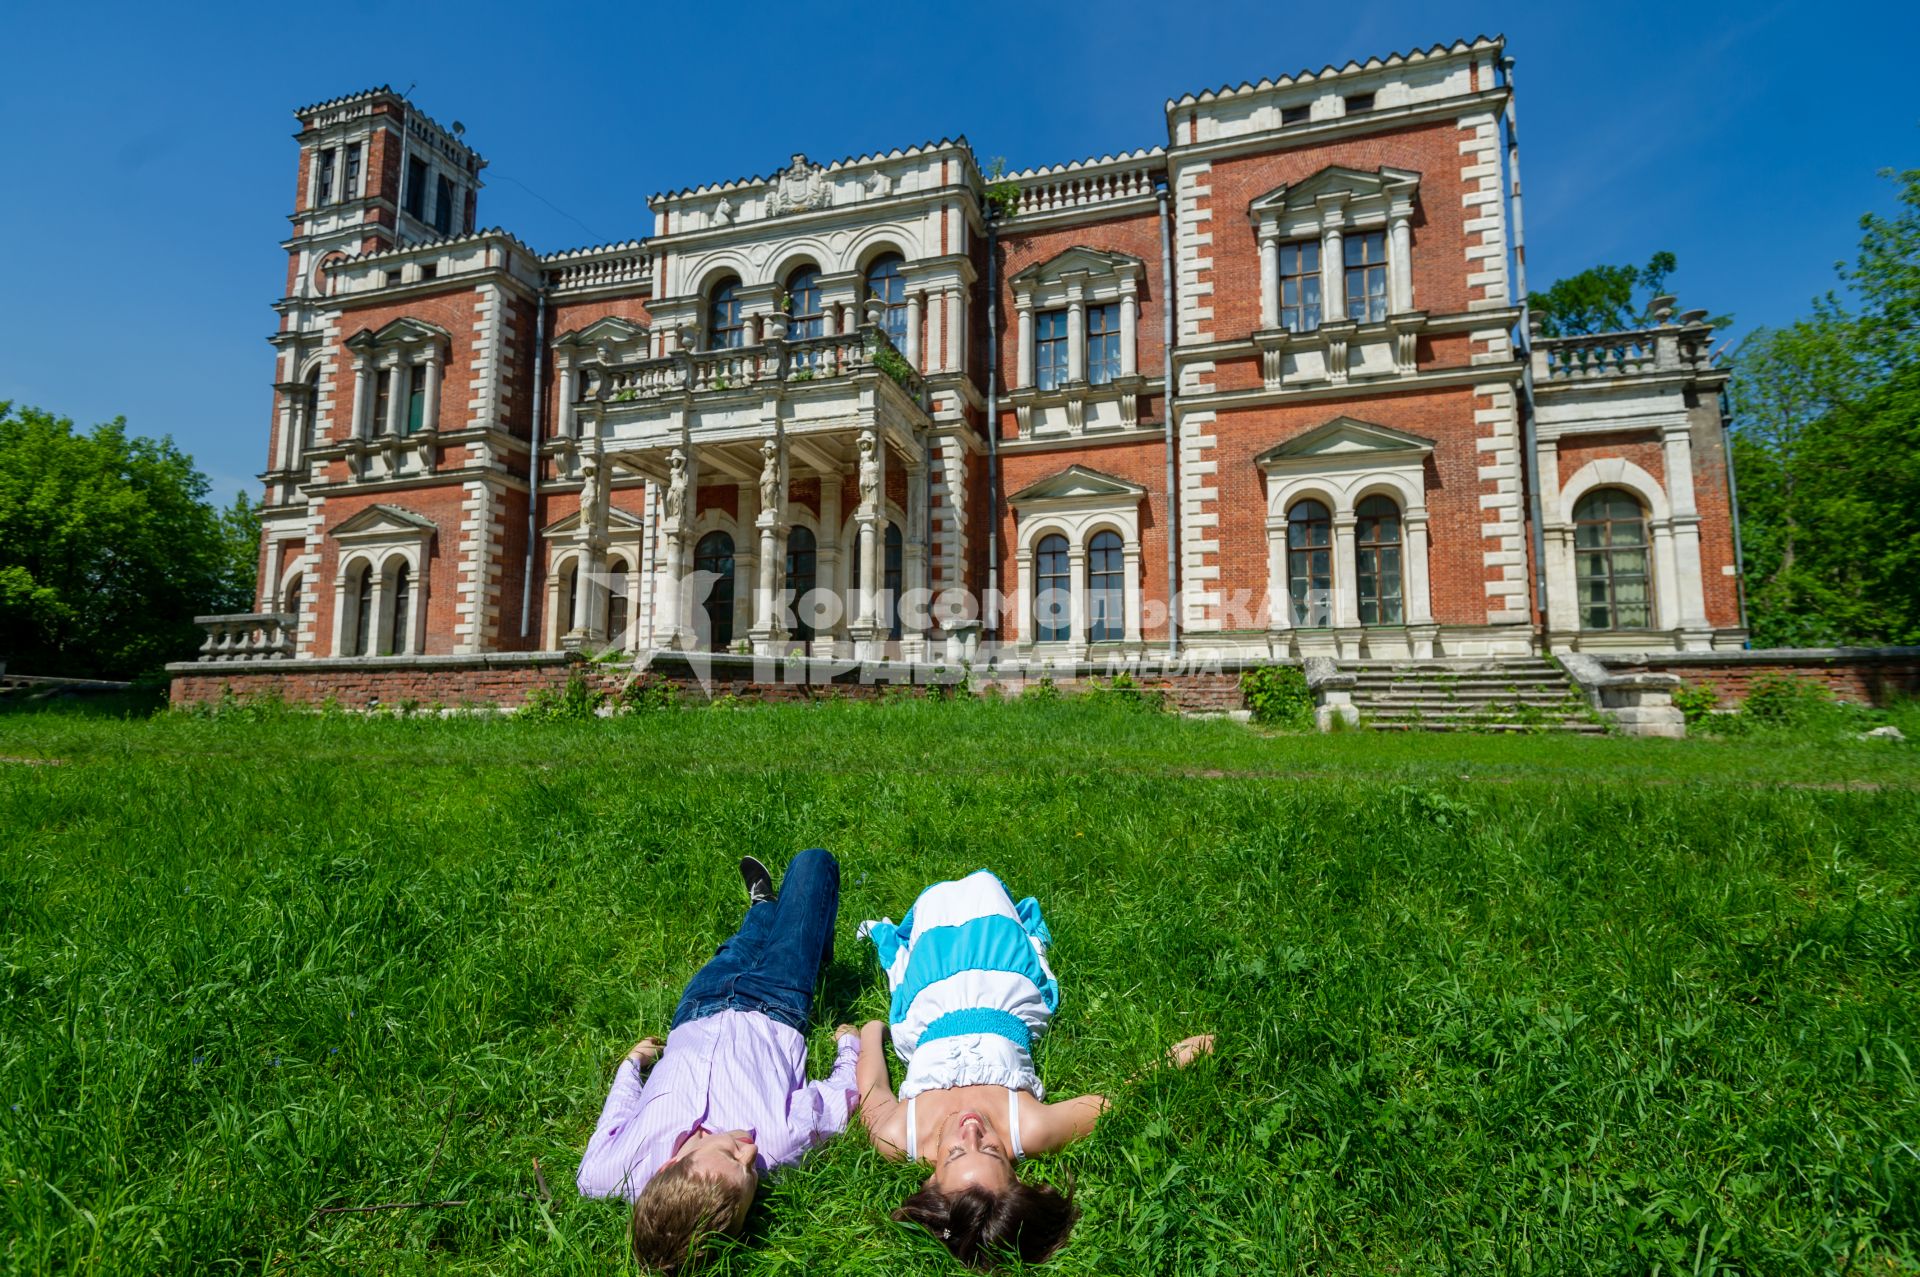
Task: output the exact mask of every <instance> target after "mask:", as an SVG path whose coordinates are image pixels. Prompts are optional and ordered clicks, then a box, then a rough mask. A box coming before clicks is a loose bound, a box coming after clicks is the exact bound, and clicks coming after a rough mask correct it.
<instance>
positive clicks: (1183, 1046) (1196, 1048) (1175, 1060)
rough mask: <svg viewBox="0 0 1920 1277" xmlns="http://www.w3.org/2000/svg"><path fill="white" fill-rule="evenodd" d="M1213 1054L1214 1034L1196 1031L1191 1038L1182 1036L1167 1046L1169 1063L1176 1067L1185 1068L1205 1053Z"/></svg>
mask: <svg viewBox="0 0 1920 1277" xmlns="http://www.w3.org/2000/svg"><path fill="white" fill-rule="evenodd" d="M1212 1054H1213V1034H1211V1033H1196V1034H1194V1035H1193V1036H1192V1037H1190V1038H1182V1039H1180V1040H1179V1041H1178V1042H1175V1043H1174V1044H1173V1045H1172V1046H1170V1047H1168V1048H1167V1063H1168V1064H1171V1065H1173V1067H1174V1068H1176V1069H1184V1068H1186V1067H1187V1065H1189V1064H1192V1063H1193V1062H1194V1061H1195V1060H1197V1059H1199V1058H1200V1057H1201V1056H1203V1055H1212Z"/></svg>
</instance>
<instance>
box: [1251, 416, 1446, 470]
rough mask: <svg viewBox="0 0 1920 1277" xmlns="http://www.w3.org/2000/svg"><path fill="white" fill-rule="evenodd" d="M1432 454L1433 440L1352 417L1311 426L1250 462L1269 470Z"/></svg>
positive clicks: (1337, 418)
mask: <svg viewBox="0 0 1920 1277" xmlns="http://www.w3.org/2000/svg"><path fill="white" fill-rule="evenodd" d="M1432 451H1433V440H1431V439H1427V438H1423V437H1422V436H1420V435H1415V434H1408V433H1407V432H1406V431H1404V430H1394V429H1392V428H1391V427H1388V426H1376V425H1374V424H1373V423H1372V422H1370V421H1359V420H1356V419H1355V418H1353V417H1335V418H1334V419H1333V420H1332V421H1329V422H1327V423H1326V424H1325V425H1324V426H1315V427H1314V428H1313V429H1312V430H1309V431H1307V432H1306V433H1305V434H1302V435H1295V436H1294V437H1293V438H1291V439H1289V440H1287V441H1286V442H1285V443H1282V444H1279V445H1278V446H1276V447H1272V448H1269V449H1267V450H1266V451H1265V452H1263V453H1261V454H1260V455H1259V456H1257V457H1255V458H1254V459H1253V460H1254V464H1255V465H1257V466H1261V467H1264V468H1267V469H1272V468H1273V467H1275V466H1285V465H1288V464H1290V463H1291V464H1294V465H1299V464H1302V463H1312V462H1316V461H1326V460H1333V459H1339V460H1347V459H1349V458H1352V457H1355V456H1378V457H1381V458H1386V457H1390V456H1395V455H1397V456H1402V457H1405V456H1412V455H1419V456H1424V455H1426V454H1427V453H1430V452H1432Z"/></svg>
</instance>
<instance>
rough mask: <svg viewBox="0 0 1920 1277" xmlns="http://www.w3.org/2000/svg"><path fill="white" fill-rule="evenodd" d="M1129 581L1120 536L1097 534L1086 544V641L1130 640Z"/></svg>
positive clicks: (1116, 533) (1107, 532)
mask: <svg viewBox="0 0 1920 1277" xmlns="http://www.w3.org/2000/svg"><path fill="white" fill-rule="evenodd" d="M1126 609H1127V578H1126V567H1125V557H1124V551H1123V549H1122V547H1121V543H1120V534H1119V533H1118V532H1114V531H1111V530H1109V531H1106V532H1096V533H1094V534H1093V540H1091V541H1089V542H1087V638H1088V640H1089V641H1091V642H1094V643H1103V642H1112V641H1115V640H1118V639H1123V638H1125V637H1126V636H1127V612H1126Z"/></svg>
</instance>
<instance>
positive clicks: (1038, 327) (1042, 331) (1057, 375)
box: [1033, 310, 1068, 390]
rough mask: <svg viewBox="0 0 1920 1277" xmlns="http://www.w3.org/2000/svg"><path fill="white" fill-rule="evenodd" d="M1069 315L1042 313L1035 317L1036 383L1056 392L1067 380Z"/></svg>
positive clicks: (1034, 367)
mask: <svg viewBox="0 0 1920 1277" xmlns="http://www.w3.org/2000/svg"><path fill="white" fill-rule="evenodd" d="M1067 345H1068V342H1067V312H1066V311H1064V310H1048V311H1042V312H1041V313H1040V314H1039V315H1037V316H1035V317H1034V329H1033V384H1034V387H1035V388H1036V389H1039V390H1055V389H1058V388H1059V387H1061V386H1063V385H1065V384H1066V381H1067Z"/></svg>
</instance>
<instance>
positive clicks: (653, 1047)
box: [627, 1037, 667, 1073]
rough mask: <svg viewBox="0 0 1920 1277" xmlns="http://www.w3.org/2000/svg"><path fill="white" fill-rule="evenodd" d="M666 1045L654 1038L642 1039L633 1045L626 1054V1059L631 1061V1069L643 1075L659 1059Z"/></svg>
mask: <svg viewBox="0 0 1920 1277" xmlns="http://www.w3.org/2000/svg"><path fill="white" fill-rule="evenodd" d="M666 1049H667V1044H666V1043H665V1042H662V1041H661V1040H660V1039H659V1038H656V1037H644V1038H641V1039H640V1040H639V1041H638V1042H635V1043H634V1044H633V1050H631V1051H629V1052H627V1058H628V1059H629V1060H632V1061H633V1067H634V1068H636V1069H639V1070H640V1071H641V1072H642V1073H645V1072H646V1071H647V1070H648V1069H650V1068H652V1067H653V1065H654V1062H655V1061H656V1060H658V1059H659V1058H660V1053H661V1052H662V1051H664V1050H666Z"/></svg>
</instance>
